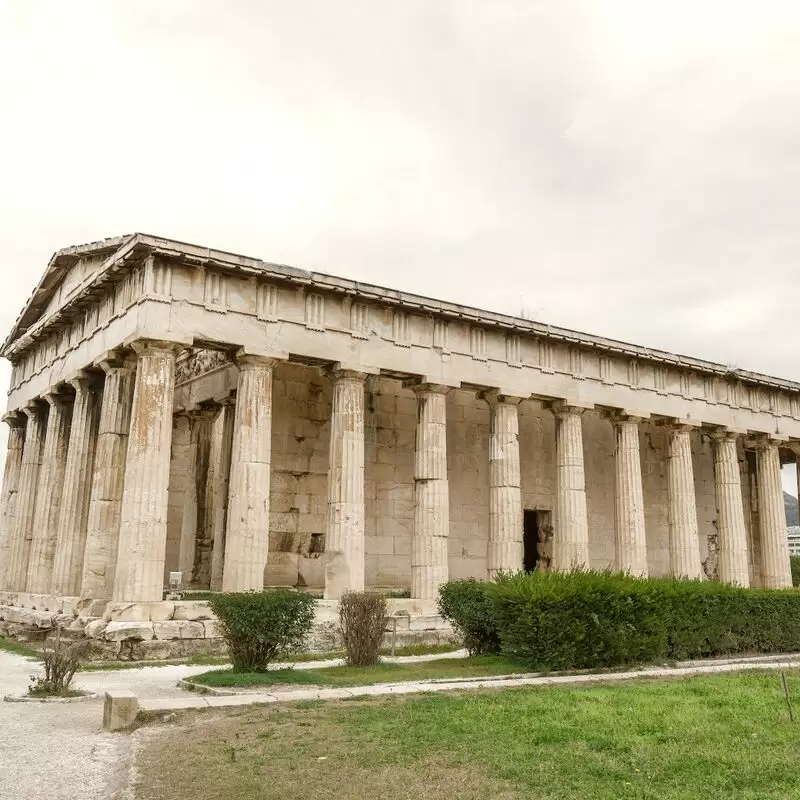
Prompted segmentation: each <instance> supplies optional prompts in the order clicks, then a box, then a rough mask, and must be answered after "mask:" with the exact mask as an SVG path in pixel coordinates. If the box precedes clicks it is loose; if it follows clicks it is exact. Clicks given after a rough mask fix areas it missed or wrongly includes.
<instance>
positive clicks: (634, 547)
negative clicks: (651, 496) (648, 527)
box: [613, 415, 647, 578]
mask: <svg viewBox="0 0 800 800" xmlns="http://www.w3.org/2000/svg"><path fill="white" fill-rule="evenodd" d="M613 422H614V435H615V439H616V447H615V449H614V478H615V488H616V493H615V499H616V505H615V511H616V516H615V528H616V562H615V563H616V567H617V569H618V570H620V572H628V573H630V574H631V575H635V576H637V577H641V578H646V577H647V534H646V531H645V525H644V490H643V488H642V463H641V460H640V457H639V450H640V446H639V422H640V420H639V419H638V418H637V417H633V418H631V417H628V416H627V415H624V416H617V417H616V418H615V419H614V421H613Z"/></svg>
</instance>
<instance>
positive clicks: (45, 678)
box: [28, 625, 80, 697]
mask: <svg viewBox="0 0 800 800" xmlns="http://www.w3.org/2000/svg"><path fill="white" fill-rule="evenodd" d="M42 665H43V666H44V675H31V684H30V686H29V687H28V694H29V695H31V696H33V697H48V696H51V695H52V696H56V697H63V696H64V695H67V694H69V693H70V686H71V685H72V678H73V677H74V676H75V672H76V670H77V669H78V667H79V666H80V661H79V660H78V658H77V657H76V655H75V651H74V648H73V647H71V646H70V645H65V644H64V643H63V642H62V641H61V626H60V625H59V626H58V627H57V628H56V638H55V641H54V642H53V646H52V647H49V648H48V647H45V648H44V651H43V652H42Z"/></svg>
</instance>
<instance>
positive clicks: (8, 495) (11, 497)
mask: <svg viewBox="0 0 800 800" xmlns="http://www.w3.org/2000/svg"><path fill="white" fill-rule="evenodd" d="M3 422H5V423H6V424H7V425H8V447H7V449H6V463H5V467H4V469H3V494H2V498H0V591H7V590H9V589H11V549H12V548H11V543H12V541H13V536H14V516H15V512H16V506H17V498H18V495H19V481H20V474H21V472H22V448H23V443H24V442H25V415H24V414H21V413H19V412H18V411H12V412H11V413H9V414H6V415H5V416H4V417H3Z"/></svg>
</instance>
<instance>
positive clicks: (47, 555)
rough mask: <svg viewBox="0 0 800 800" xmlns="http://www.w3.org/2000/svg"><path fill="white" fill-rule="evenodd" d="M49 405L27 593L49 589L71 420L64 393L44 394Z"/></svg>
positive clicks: (68, 405) (68, 402)
mask: <svg viewBox="0 0 800 800" xmlns="http://www.w3.org/2000/svg"><path fill="white" fill-rule="evenodd" d="M45 399H46V400H47V402H48V404H49V405H50V411H49V412H48V415H47V433H46V435H45V440H44V450H43V453H42V468H41V472H40V474H39V482H38V484H37V487H36V512H35V514H34V517H33V530H32V536H31V548H30V554H29V561H28V578H27V583H26V588H27V590H28V591H29V592H36V593H45V592H49V591H50V587H51V584H52V582H53V559H54V557H55V551H56V541H57V539H58V517H59V513H60V509H61V501H62V498H63V497H64V475H65V472H66V466H67V448H68V445H69V430H70V422H71V419H72V402H71V401H70V400H69V399H68V398H66V397H65V396H64V395H59V394H47V395H45Z"/></svg>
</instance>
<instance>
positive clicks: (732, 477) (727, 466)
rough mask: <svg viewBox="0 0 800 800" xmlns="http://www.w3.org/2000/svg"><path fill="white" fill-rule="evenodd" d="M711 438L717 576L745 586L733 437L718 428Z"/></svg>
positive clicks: (741, 515)
mask: <svg viewBox="0 0 800 800" xmlns="http://www.w3.org/2000/svg"><path fill="white" fill-rule="evenodd" d="M712 438H713V440H714V485H715V488H716V496H717V530H718V531H719V546H718V553H719V579H720V580H721V581H723V582H725V583H733V584H736V585H737V586H749V585H750V569H749V566H748V559H747V528H746V527H745V522H744V503H743V502H742V484H741V472H740V469H739V456H738V454H737V452H736V438H737V437H736V434H735V433H732V432H730V431H719V432H715V433H714V434H713V435H712Z"/></svg>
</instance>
